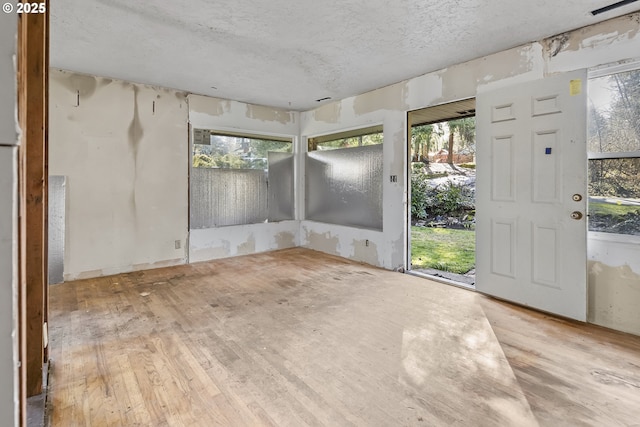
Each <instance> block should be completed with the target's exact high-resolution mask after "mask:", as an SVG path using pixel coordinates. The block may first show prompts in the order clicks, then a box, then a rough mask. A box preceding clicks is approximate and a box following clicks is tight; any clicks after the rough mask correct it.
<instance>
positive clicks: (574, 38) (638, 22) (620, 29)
mask: <svg viewBox="0 0 640 427" xmlns="http://www.w3.org/2000/svg"><path fill="white" fill-rule="evenodd" d="M638 32H640V13H633V14H630V15H626V16H622V17H619V18H615V19H610V20H608V21H604V22H600V23H598V24H595V25H591V26H589V27H585V28H581V29H578V30H575V31H569V32H567V33H563V34H559V35H556V36H553V37H550V38H548V39H545V40H544V41H543V44H544V46H545V53H546V54H547V56H548V57H550V58H552V57H555V56H557V55H558V54H560V53H562V52H565V51H579V50H582V49H594V48H598V47H601V46H606V45H611V44H614V43H616V42H620V41H622V40H627V39H633V38H635V37H636V36H637V35H638Z"/></svg>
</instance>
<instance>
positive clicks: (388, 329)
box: [49, 248, 640, 427]
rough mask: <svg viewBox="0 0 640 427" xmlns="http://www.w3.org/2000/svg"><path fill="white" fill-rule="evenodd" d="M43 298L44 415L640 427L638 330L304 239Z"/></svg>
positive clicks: (132, 420) (126, 422)
mask: <svg viewBox="0 0 640 427" xmlns="http://www.w3.org/2000/svg"><path fill="white" fill-rule="evenodd" d="M50 298H51V303H50V305H51V311H52V312H51V316H50V322H51V326H50V345H51V355H52V359H53V361H52V363H51V365H52V375H51V378H50V397H49V398H50V408H49V411H50V416H49V422H50V424H51V425H53V426H65V427H66V426H85V425H87V426H88V425H92V426H163V425H170V426H215V425H221V426H258V425H274V426H305V425H311V426H320V425H325V426H343V425H357V426H414V425H415V426H440V425H443V426H449V425H458V426H509V425H513V426H528V425H532V426H535V425H542V426H564V425H566V426H582V425H593V426H630V425H640V338H639V337H634V336H630V335H625V334H621V333H615V332H612V331H608V330H605V329H602V328H598V327H594V326H588V325H583V324H578V323H574V322H569V321H565V320H560V319H557V318H553V317H550V316H547V315H543V314H540V313H536V312H532V311H529V310H526V309H523V308H519V307H514V306H512V305H509V304H506V303H503V302H499V301H496V300H492V299H490V298H486V297H484V296H481V295H479V294H476V293H473V292H469V291H465V290H462V289H458V288H455V287H450V286H446V285H442V284H437V283H433V282H430V281H428V280H425V279H421V278H417V277H412V276H409V275H402V274H399V273H394V272H389V271H384V270H380V269H376V268H373V267H369V266H365V265H361V264H357V263H353V262H349V261H346V260H343V259H340V258H336V257H332V256H328V255H324V254H321V253H318V252H313V251H309V250H305V249H300V248H298V249H291V250H284V251H278V252H272V253H266V254H259V255H252V256H248V257H239V258H232V259H226V260H220V261H214V262H208V263H200V264H193V265H188V266H180V267H172V268H165V269H158V270H151V271H144V272H137V273H130V274H122V275H118V276H113V277H105V278H99V279H90V280H81V281H75V282H70V283H65V284H61V285H54V286H52V288H51V294H50ZM639 309H640V308H639Z"/></svg>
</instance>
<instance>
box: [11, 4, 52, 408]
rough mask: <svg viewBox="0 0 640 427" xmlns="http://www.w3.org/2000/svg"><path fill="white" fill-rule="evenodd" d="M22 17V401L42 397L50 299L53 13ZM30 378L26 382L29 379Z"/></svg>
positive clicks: (20, 27)
mask: <svg viewBox="0 0 640 427" xmlns="http://www.w3.org/2000/svg"><path fill="white" fill-rule="evenodd" d="M46 6H47V13H45V14H23V15H21V16H20V18H19V32H18V33H19V35H18V36H19V40H18V61H19V65H18V73H19V86H18V108H19V121H20V127H21V129H22V139H21V143H20V184H19V185H20V229H19V230H20V231H19V232H20V302H21V307H20V308H21V310H20V316H21V322H20V325H21V331H20V339H21V348H22V350H23V351H22V354H21V366H22V369H24V371H23V372H22V375H21V376H22V379H23V381H25V380H26V382H25V383H23V384H22V387H23V390H22V391H21V394H22V398H24V397H25V395H26V396H27V397H29V396H34V395H37V394H40V393H41V392H42V382H43V381H42V380H43V377H42V366H43V363H44V362H45V361H46V359H45V358H46V354H45V352H44V323H45V321H46V310H47V307H48V304H47V302H46V298H47V282H48V281H47V228H46V220H47V181H48V180H47V176H48V171H47V166H48V159H47V157H48V156H47V154H48V153H47V131H46V129H47V112H48V107H47V92H48V82H47V76H48V75H47V70H48V68H49V67H48V65H49V64H48V47H49V46H48V8H49V4H48V2H46ZM25 377H26V378H25Z"/></svg>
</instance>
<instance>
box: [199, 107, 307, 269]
mask: <svg viewBox="0 0 640 427" xmlns="http://www.w3.org/2000/svg"><path fill="white" fill-rule="evenodd" d="M189 123H190V125H191V128H192V129H209V130H214V131H218V132H225V131H226V132H234V133H240V134H242V133H247V134H252V135H264V136H277V137H287V138H291V139H292V141H293V144H294V147H295V145H296V144H297V142H298V138H297V137H298V134H299V113H297V112H294V111H287V110H283V109H279V108H271V107H265V106H262V105H251V104H245V103H242V102H238V101H229V100H224V99H218V98H210V97H205V96H200V95H189ZM298 173H299V172H298V171H294V176H295V177H297V176H298ZM294 180H295V183H294V193H295V194H296V195H298V196H299V195H300V191H302V188H303V187H301V186H300V185H299V184H298V180H296V179H294ZM297 215H299V214H298V213H296V217H295V218H298V216H297ZM299 242H300V222H299V221H298V220H297V219H294V220H288V221H280V222H264V223H258V224H246V225H231V226H224V227H214V228H203V229H192V230H191V231H190V234H189V261H190V262H198V261H206V260H211V259H217V258H226V257H231V256H238V255H248V254H253V253H257V252H265V251H269V250H275V249H284V248H290V247H294V246H298V245H299Z"/></svg>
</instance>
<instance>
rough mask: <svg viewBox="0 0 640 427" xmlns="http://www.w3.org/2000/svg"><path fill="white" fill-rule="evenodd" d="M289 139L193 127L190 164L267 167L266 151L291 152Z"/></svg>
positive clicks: (223, 167) (199, 165) (228, 167)
mask: <svg viewBox="0 0 640 427" xmlns="http://www.w3.org/2000/svg"><path fill="white" fill-rule="evenodd" d="M291 150H292V144H291V140H287V139H279V138H278V139H275V138H274V139H265V138H264V137H258V136H248V135H234V134H222V133H214V132H212V131H209V130H205V129H195V130H194V143H193V167H194V168H219V169H262V170H267V166H268V161H267V154H268V153H269V152H284V153H291Z"/></svg>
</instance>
